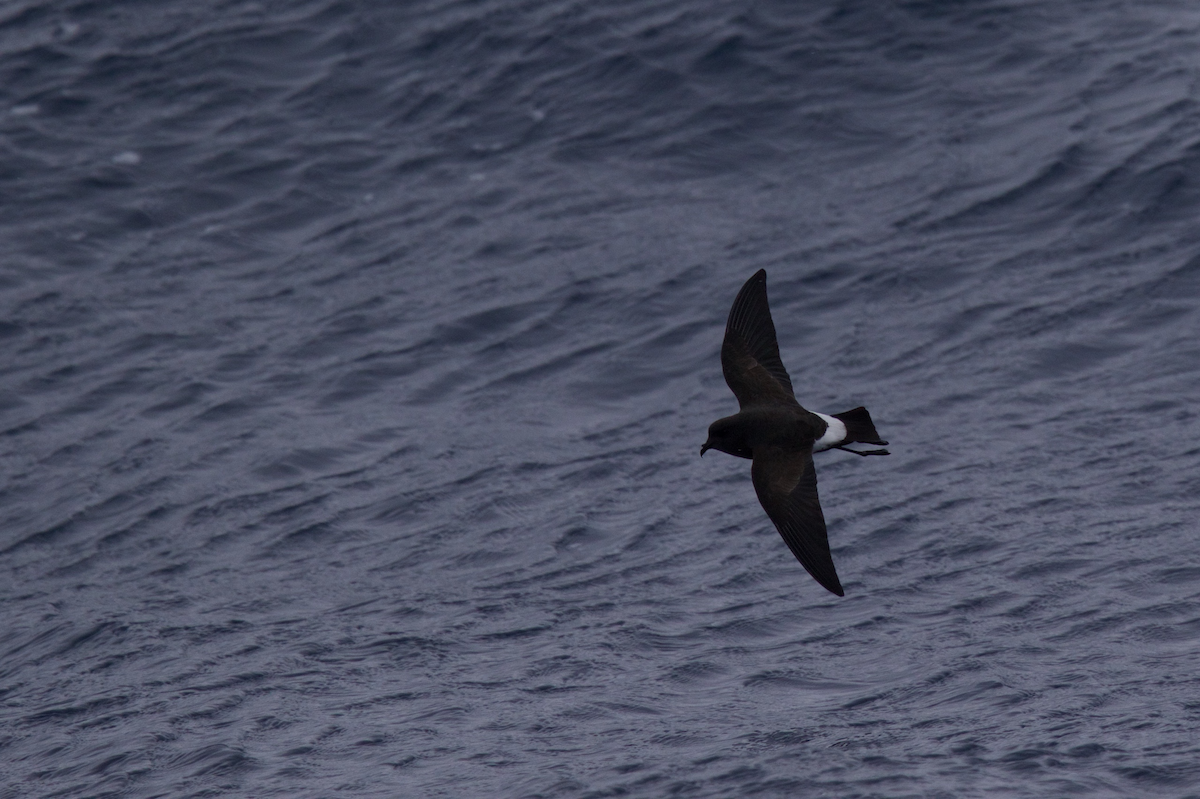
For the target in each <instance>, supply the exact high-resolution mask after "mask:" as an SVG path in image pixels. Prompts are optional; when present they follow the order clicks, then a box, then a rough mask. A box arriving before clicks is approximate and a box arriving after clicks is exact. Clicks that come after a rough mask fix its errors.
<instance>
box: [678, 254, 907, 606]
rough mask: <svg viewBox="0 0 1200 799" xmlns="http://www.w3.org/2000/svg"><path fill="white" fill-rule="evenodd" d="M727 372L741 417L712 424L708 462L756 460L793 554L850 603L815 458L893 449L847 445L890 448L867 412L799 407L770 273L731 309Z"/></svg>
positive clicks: (761, 494)
mask: <svg viewBox="0 0 1200 799" xmlns="http://www.w3.org/2000/svg"><path fill="white" fill-rule="evenodd" d="M721 371H722V372H724V373H725V382H726V383H728V384H729V388H730V389H732V390H733V394H734V396H735V397H737V401H738V405H739V406H740V408H741V410H739V411H738V413H736V414H734V415H733V416H726V417H725V418H724V419H718V420H717V421H715V422H713V423H712V424H711V425H709V428H708V440H707V441H705V442H704V445H703V446H701V447H700V455H701V456H703V455H704V453H705V452H707V451H708V450H710V449H716V450H720V451H721V452H727V453H729V454H730V455H736V456H737V457H739V458H749V459H750V460H752V461H753V464H752V465H751V467H750V476H751V478H752V479H753V481H754V491H755V493H757V494H758V501H759V502H760V503H762V506H763V510H765V511H766V512H767V516H769V517H770V518H771V521H772V522H774V523H775V528H776V529H777V530H779V534H780V535H781V536H783V540H784V541H785V542H786V543H787V545H788V549H790V550H792V554H793V555H795V556H796V560H798V561H800V565H802V566H803V567H804V568H805V569H807V570H808V573H809V574H811V575H812V576H813V578H814V579H815V580H816V581H817V582H818V583H820V584H821V585H822V586H824V587H825V588H827V589H828V590H830V591H832V592H833V593H835V594H837V595H838V596H845V593H846V592H845V591H843V590H842V583H841V581H840V580H838V576H837V570H836V569H834V567H833V557H832V556H831V555H830V554H829V535H828V533H827V532H826V530H825V516H824V514H822V513H821V503H820V502H819V501H818V499H817V471H816V467H815V466H814V465H813V453H814V452H822V451H824V450H827V449H840V450H843V451H845V452H853V453H854V454H855V455H887V454H889V453H888V451H887V450H886V449H867V450H859V449H851V448H850V447H847V446H846V445H847V444H851V443H863V444H881V445H886V444H887V443H888V442H886V441H884V440H882V439H881V438H880V437H879V434H878V433H877V432H875V423H874V422H872V421H871V414H869V413H867V409H866V408H862V407H859V408H854V409H853V410H849V411H846V412H844V413H835V414H833V415H831V416H826V415H825V414H823V413H813V412H812V411H807V410H805V409H804V408H802V407H801V406H800V403H798V402H796V397H795V393H794V392H793V391H792V380H791V378H790V377H788V373H787V370H786V369H784V368H783V361H781V360H780V359H779V342H778V341H777V340H776V338H775V324H774V323H773V322H772V321H771V309H770V307H769V306H768V305H767V270H765V269H760V270H758V272H756V273H755V274H754V276H753V277H751V278H750V279H749V280H747V281H746V284H745V285H744V286H742V290H741V291H739V292H738V295H737V298H736V299H735V300H734V301H733V307H732V308H731V309H729V321H728V322H727V323H726V324H725V341H724V343H722V345H721Z"/></svg>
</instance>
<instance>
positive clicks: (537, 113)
mask: <svg viewBox="0 0 1200 799" xmlns="http://www.w3.org/2000/svg"><path fill="white" fill-rule="evenodd" d="M529 116H531V117H533V121H534V122H541V121H542V120H543V119H545V118H546V112H545V111H543V110H542V109H540V108H535V109H533V110H532V111H530V112H529Z"/></svg>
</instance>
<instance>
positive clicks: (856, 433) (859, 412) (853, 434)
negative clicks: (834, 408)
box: [832, 406, 887, 444]
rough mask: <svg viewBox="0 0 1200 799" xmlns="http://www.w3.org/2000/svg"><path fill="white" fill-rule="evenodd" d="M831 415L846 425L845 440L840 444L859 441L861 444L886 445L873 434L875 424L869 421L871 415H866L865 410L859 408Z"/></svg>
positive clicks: (877, 434) (875, 433)
mask: <svg viewBox="0 0 1200 799" xmlns="http://www.w3.org/2000/svg"><path fill="white" fill-rule="evenodd" d="M832 415H833V418H835V419H839V420H841V422H842V424H844V425H846V440H845V441H844V442H842V443H844V444H849V443H850V442H852V441H859V442H862V443H863V444H887V442H886V441H884V440H883V439H882V438H880V437H879V433H877V432H875V423H874V422H872V421H871V414H869V413H867V409H866V408H863V407H861V406H860V407H858V408H854V409H853V410H849V411H843V412H841V413H835V414H832Z"/></svg>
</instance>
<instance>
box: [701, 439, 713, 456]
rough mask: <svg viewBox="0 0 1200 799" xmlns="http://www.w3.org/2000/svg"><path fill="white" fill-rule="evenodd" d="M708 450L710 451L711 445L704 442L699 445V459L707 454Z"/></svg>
mask: <svg viewBox="0 0 1200 799" xmlns="http://www.w3.org/2000/svg"><path fill="white" fill-rule="evenodd" d="M710 449H712V444H709V443H708V442H707V441H705V442H704V443H703V444H701V445H700V457H701V458H703V457H704V453H706V452H708V451H709V450H710Z"/></svg>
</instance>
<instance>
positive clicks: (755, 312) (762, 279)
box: [721, 269, 796, 408]
mask: <svg viewBox="0 0 1200 799" xmlns="http://www.w3.org/2000/svg"><path fill="white" fill-rule="evenodd" d="M721 371H722V372H723V373H724V374H725V382H726V383H728V384H729V388H730V389H731V390H732V391H733V394H734V396H736V397H737V399H738V404H739V405H740V406H741V407H742V408H745V407H747V406H750V405H761V404H764V403H783V404H796V397H795V393H794V392H793V390H792V379H791V378H790V377H788V373H787V369H785V368H784V367H783V361H782V360H781V359H780V357H779V342H778V340H777V339H776V337H775V323H774V322H773V321H772V320H771V308H770V306H769V305H768V304H767V270H765V269H760V270H758V272H756V273H755V274H754V275H753V276H752V277H751V278H750V279H749V280H747V281H746V283H745V285H743V286H742V289H741V291H739V292H738V295H737V298H736V299H734V301H733V307H732V308H730V309H729V320H728V321H727V322H726V324H725V341H724V343H723V344H722V345H721Z"/></svg>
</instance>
